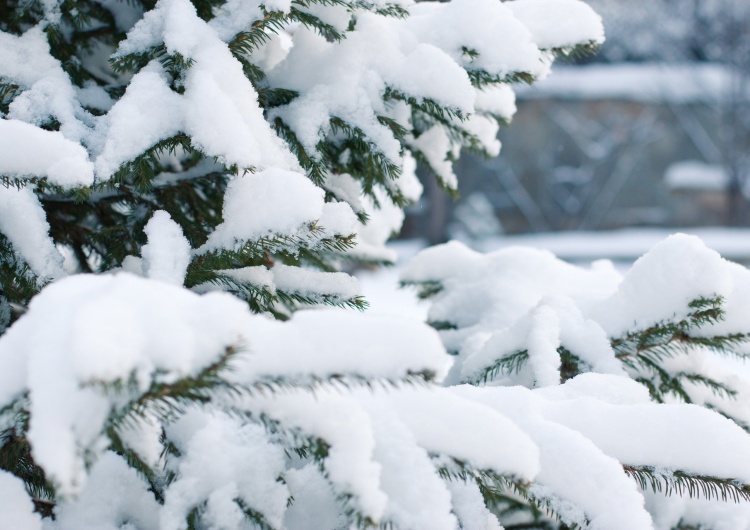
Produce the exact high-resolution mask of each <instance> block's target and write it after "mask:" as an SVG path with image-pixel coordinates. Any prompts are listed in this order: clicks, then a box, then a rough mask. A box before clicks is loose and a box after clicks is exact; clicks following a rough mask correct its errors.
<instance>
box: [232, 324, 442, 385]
mask: <svg viewBox="0 0 750 530" xmlns="http://www.w3.org/2000/svg"><path fill="white" fill-rule="evenodd" d="M251 329H252V333H251V334H250V336H249V337H248V342H247V345H246V347H247V349H248V351H249V355H246V356H243V357H242V358H241V359H238V361H237V362H236V364H235V369H234V371H233V372H232V374H230V375H229V376H228V377H229V378H230V379H231V380H236V381H240V382H246V383H252V382H253V381H256V380H264V379H273V378H276V377H282V376H283V377H287V378H291V379H297V380H301V381H303V382H304V381H308V380H309V379H310V378H319V379H327V378H332V377H338V376H352V377H354V378H356V376H357V375H358V374H362V375H363V376H364V375H365V374H367V376H368V377H377V378H382V379H391V380H393V381H398V380H400V379H404V378H406V377H407V376H408V375H409V374H417V373H423V372H428V373H431V374H433V375H435V376H436V377H437V378H441V377H442V376H444V375H445V374H446V373H447V371H448V368H449V367H450V365H451V363H452V361H451V358H450V356H448V355H446V353H445V350H444V348H443V346H442V344H441V342H440V338H439V337H438V335H437V333H436V332H435V331H434V330H433V329H431V328H430V327H429V326H427V325H425V324H422V323H418V322H404V321H403V320H401V319H399V318H395V317H390V318H389V317H375V316H369V315H361V314H358V313H353V312H351V311H344V310H334V309H329V310H325V311H323V310H316V311H298V312H297V313H295V314H294V316H293V317H292V318H291V320H290V321H289V322H277V321H274V320H270V319H267V318H265V317H254V321H253V324H252V328H251ZM334 335H335V336H336V340H335V341H331V340H330V337H331V336H334ZM353 351H356V352H357V353H356V355H352V352H353Z"/></svg>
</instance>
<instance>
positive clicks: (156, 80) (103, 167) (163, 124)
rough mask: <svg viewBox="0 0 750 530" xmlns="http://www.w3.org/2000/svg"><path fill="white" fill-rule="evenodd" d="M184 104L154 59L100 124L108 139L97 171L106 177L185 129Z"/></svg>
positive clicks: (98, 158) (131, 81) (103, 147)
mask: <svg viewBox="0 0 750 530" xmlns="http://www.w3.org/2000/svg"><path fill="white" fill-rule="evenodd" d="M183 111H184V105H183V104H182V99H181V97H180V95H179V94H177V93H176V92H173V91H172V90H171V89H170V88H169V85H168V84H167V80H166V74H165V73H164V71H163V69H162V68H161V66H159V65H158V63H156V62H153V63H151V64H150V65H149V66H147V67H146V68H144V69H143V70H141V71H140V72H138V73H137V74H136V75H134V76H133V78H132V79H131V80H130V84H128V88H127V89H126V91H125V95H124V96H123V97H121V98H120V99H119V100H118V101H117V103H115V104H114V106H113V107H112V108H111V109H110V111H109V112H108V113H107V115H106V117H105V118H104V121H102V122H100V123H99V128H100V130H102V132H101V134H102V137H104V138H105V140H104V143H103V146H102V149H101V153H100V154H99V156H98V157H97V158H96V161H95V164H96V173H97V176H98V177H99V178H100V179H106V178H108V177H109V176H111V175H112V174H113V173H114V172H115V171H117V169H118V168H119V167H120V166H121V165H122V164H124V163H125V162H128V161H130V160H132V159H134V158H135V157H136V156H138V155H140V154H141V153H143V152H144V151H145V150H146V149H148V148H150V147H151V146H152V145H154V144H156V143H157V142H159V141H160V140H165V139H167V138H169V137H170V136H174V135H175V134H177V133H178V132H180V129H181V128H182V119H183V118H182V113H183Z"/></svg>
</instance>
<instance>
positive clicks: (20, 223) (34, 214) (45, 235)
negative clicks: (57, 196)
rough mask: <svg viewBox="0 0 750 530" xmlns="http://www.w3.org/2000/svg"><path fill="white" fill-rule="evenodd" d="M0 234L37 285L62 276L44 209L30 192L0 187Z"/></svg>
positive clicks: (29, 190) (57, 254) (58, 254)
mask: <svg viewBox="0 0 750 530" xmlns="http://www.w3.org/2000/svg"><path fill="white" fill-rule="evenodd" d="M0 123H2V122H0ZM0 158H1V157H0ZM0 233H2V234H3V235H4V236H5V237H7V238H8V240H9V241H10V244H11V246H12V247H13V250H14V251H15V252H16V253H17V254H18V255H19V256H20V257H21V259H22V260H23V261H25V262H26V263H28V265H29V267H30V268H31V270H32V271H33V272H34V274H36V275H37V276H38V277H39V280H40V282H43V281H45V280H50V279H52V278H58V277H60V276H63V275H64V270H63V257H62V254H60V252H59V251H58V250H57V248H56V247H55V244H54V242H53V241H52V238H51V237H50V236H49V223H47V217H46V215H45V213H44V209H43V208H42V205H41V203H40V202H39V199H37V197H36V195H35V194H34V192H33V191H32V190H31V189H30V188H20V189H17V188H13V187H5V186H3V185H0Z"/></svg>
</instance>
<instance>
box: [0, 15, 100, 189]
mask: <svg viewBox="0 0 750 530" xmlns="http://www.w3.org/2000/svg"><path fill="white" fill-rule="evenodd" d="M0 77H3V78H4V79H7V80H9V81H11V82H14V83H16V84H18V85H19V86H20V87H21V88H22V89H23V92H22V93H21V94H19V95H18V96H17V97H16V98H14V100H13V101H12V102H11V104H10V106H9V112H8V117H9V118H11V119H18V120H21V121H25V122H28V123H32V124H34V125H41V124H43V123H46V122H48V121H49V120H50V118H54V119H55V120H57V121H58V122H59V123H60V132H61V133H62V135H63V136H64V137H65V138H67V139H68V140H71V141H74V142H79V141H82V140H84V139H86V137H87V136H88V135H89V134H90V132H91V131H90V126H91V125H92V116H90V115H88V114H87V113H85V112H84V111H83V109H82V108H81V106H80V104H79V103H78V101H77V100H76V91H75V89H74V87H73V83H72V82H71V80H70V78H69V77H68V75H67V74H66V73H65V72H64V71H63V69H62V66H61V65H60V63H59V61H57V59H55V58H54V57H52V55H51V54H50V49H49V44H48V42H47V37H46V35H45V34H44V32H43V31H42V27H41V26H34V27H32V28H30V29H29V30H28V31H26V32H25V33H24V34H22V35H20V36H18V37H17V36H15V35H11V34H8V33H5V32H2V31H0ZM27 134H28V133H27ZM84 176H85V175H84ZM62 185H70V183H67V182H63V183H62Z"/></svg>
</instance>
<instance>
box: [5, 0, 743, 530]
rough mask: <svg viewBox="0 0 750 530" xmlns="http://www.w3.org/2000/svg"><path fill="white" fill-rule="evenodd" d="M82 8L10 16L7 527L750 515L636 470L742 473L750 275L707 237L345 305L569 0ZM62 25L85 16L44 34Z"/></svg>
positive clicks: (663, 523) (574, 39)
mask: <svg viewBox="0 0 750 530" xmlns="http://www.w3.org/2000/svg"><path fill="white" fill-rule="evenodd" d="M14 5H15V4H14ZM97 6H98V7H97V9H99V8H101V9H103V10H105V14H107V16H106V17H105V18H106V19H107V20H99V19H98V18H97V17H98V15H97V14H96V13H93V14H92V13H89V12H79V11H78V9H77V8H75V9H74V8H71V6H70V5H69V3H59V2H56V1H54V0H44V1H43V2H41V3H28V2H26V3H23V2H21V3H19V4H18V5H16V7H15V8H17V9H18V10H19V13H21V12H22V13H24V15H23V16H28V17H30V18H28V20H36V22H29V23H28V24H27V22H26V20H27V19H26V18H21V19H20V20H22V21H23V24H24V25H23V26H22V29H18V28H16V29H13V27H14V26H3V27H4V28H8V27H10V28H11V29H9V31H13V32H17V33H19V34H18V35H16V34H11V33H9V32H4V31H2V32H0V79H2V83H3V87H4V88H3V91H4V92H3V94H4V95H3V98H6V99H7V106H6V100H4V101H3V111H2V112H3V113H2V114H1V115H0V173H2V175H3V177H4V178H6V180H5V184H6V186H5V187H0V233H1V237H0V247H1V248H0V250H2V252H0V261H1V262H2V263H0V265H2V267H1V268H0V269H1V271H0V272H2V274H1V275H0V276H2V278H0V280H2V282H1V283H2V289H0V323H2V326H0V332H1V333H2V334H1V335H0V467H2V470H0V527H2V528H3V529H5V528H9V529H11V528H12V529H19V530H40V529H44V530H185V529H186V528H193V527H195V528H210V529H212V530H214V529H215V530H230V529H249V528H271V529H274V530H282V529H283V530H310V529H345V528H353V527H355V526H356V527H365V526H367V527H380V526H383V527H393V528H394V529H396V528H398V529H401V530H422V529H431V530H433V529H434V530H459V529H463V530H469V529H471V530H500V529H501V528H502V524H506V523H507V525H511V524H516V523H517V524H521V525H523V524H527V523H531V522H533V521H532V519H534V517H537V516H538V517H540V518H542V519H544V520H543V521H541V523H540V524H545V521H546V519H545V518H546V517H547V515H549V518H550V521H552V519H554V518H555V517H557V518H558V519H559V520H560V521H562V522H564V523H566V524H568V525H574V524H576V525H580V526H581V527H582V528H589V529H592V530H649V529H655V530H656V529H658V530H662V529H663V530H667V529H671V527H672V526H674V525H675V524H677V523H678V521H681V520H682V521H683V522H684V523H685V524H691V525H698V524H707V525H708V526H711V527H712V528H717V529H722V528H726V529H732V530H740V529H743V528H744V529H748V528H750V510H748V509H747V504H741V505H733V504H730V503H725V502H721V500H717V499H716V498H708V499H707V498H703V499H685V498H678V499H676V498H675V497H673V498H665V497H664V496H658V495H652V494H651V493H645V492H644V491H642V489H641V487H640V486H642V485H643V484H644V483H645V484H646V485H648V483H650V481H652V480H653V481H655V482H654V483H658V484H666V485H668V486H669V488H667V489H670V490H672V489H675V488H676V489H677V490H679V488H680V486H681V485H684V484H687V485H688V486H690V488H692V489H691V493H695V492H699V493H701V494H702V495H703V497H706V496H708V497H712V496H713V497H718V496H720V493H721V492H725V493H727V494H728V495H729V496H730V497H732V496H739V497H742V498H744V497H747V496H748V494H747V491H748V490H747V486H745V484H748V483H750V439H749V438H748V435H747V426H748V425H750V405H748V404H747V403H750V371H749V370H748V368H747V366H746V356H747V355H749V354H750V346H749V344H748V340H747V339H748V336H747V332H748V328H747V322H746V320H747V319H746V316H747V315H748V314H750V272H748V270H747V269H745V268H744V267H742V266H740V265H737V264H735V263H730V262H728V261H726V260H724V259H722V258H721V257H720V256H719V255H718V254H717V253H716V252H713V251H711V250H709V249H708V248H707V247H706V246H705V245H704V244H703V243H702V242H701V241H700V240H699V239H697V238H694V237H689V236H685V235H677V236H672V237H670V238H668V239H666V240H665V241H662V242H661V243H659V244H658V245H656V246H655V247H654V248H653V249H651V250H650V251H649V252H648V253H647V254H646V255H645V256H644V257H643V258H641V259H640V260H639V261H638V262H637V263H636V264H635V265H634V266H633V267H632V268H631V269H630V270H629V271H628V272H627V273H625V274H624V275H623V274H621V273H620V272H618V270H617V269H616V268H615V267H614V266H613V265H612V263H611V262H607V261H599V262H596V263H594V264H592V265H590V266H577V265H572V264H570V263H566V262H563V261H561V260H560V259H558V258H557V257H555V255H554V254H552V253H551V252H547V251H543V250H538V249H529V248H520V247H514V248H505V249H501V250H498V251H495V252H490V253H487V254H481V253H478V252H476V251H473V250H470V249H468V248H467V247H465V246H463V245H461V244H459V243H449V244H447V245H442V246H439V247H434V248H431V249H428V250H425V251H424V252H422V253H421V254H419V255H417V256H416V257H415V258H414V260H413V261H412V262H411V264H410V265H408V266H407V267H406V268H405V269H404V270H403V275H402V279H403V281H404V282H405V283H410V284H414V285H416V286H417V287H418V288H419V289H421V291H422V294H423V295H425V296H426V297H427V298H429V299H430V301H429V303H430V304H431V306H430V309H429V313H428V315H427V319H428V321H429V322H430V323H431V324H432V325H433V326H429V325H427V324H426V323H424V322H421V321H419V319H409V318H404V317H403V316H392V315H391V316H388V315H384V314H383V313H384V311H382V310H380V309H378V307H377V303H378V300H377V299H375V298H374V302H375V304H374V305H375V306H376V307H375V309H374V310H373V311H372V312H371V313H370V314H368V313H366V312H364V314H363V313H362V312H357V311H354V310H347V309H343V307H351V306H356V307H360V308H364V307H365V305H366V304H365V302H364V300H363V299H362V298H361V291H362V285H360V282H359V281H358V280H357V279H355V278H354V277H353V276H351V275H350V274H349V273H347V272H342V271H344V270H347V268H346V264H347V263H348V262H349V260H353V261H355V262H366V263H381V262H387V261H393V260H394V258H395V257H396V256H395V253H394V251H393V250H392V249H389V248H386V247H385V243H386V241H387V239H388V238H389V237H391V235H392V234H393V233H395V232H398V230H399V229H400V227H401V224H402V222H403V220H404V214H403V208H404V206H405V205H408V204H414V203H416V202H417V201H418V200H419V199H420V196H421V193H422V186H421V184H420V183H419V179H417V177H416V174H415V169H416V162H415V160H417V159H419V160H421V161H422V162H426V163H427V164H428V165H430V166H431V169H432V170H434V172H435V173H436V174H437V175H438V178H439V179H440V180H441V181H442V184H444V185H446V186H447V187H448V188H456V186H457V181H456V178H455V174H454V173H453V169H452V166H453V162H454V161H455V158H457V157H458V156H459V155H460V152H461V148H462V147H466V146H471V147H474V148H476V149H478V150H483V151H485V152H486V153H487V154H489V155H495V154H497V153H498V151H499V149H500V144H499V142H498V141H497V139H496V133H497V128H498V126H499V124H500V122H507V121H509V120H510V119H511V118H512V116H513V113H514V112H515V95H514V92H513V89H512V88H511V86H510V84H509V83H511V82H513V81H518V80H527V81H530V80H535V79H540V78H542V77H544V76H546V75H547V74H548V72H549V69H550V66H551V63H552V61H553V58H554V54H553V51H552V50H555V51H557V52H561V53H567V52H569V51H572V50H576V49H580V47H590V46H591V45H595V44H598V43H601V42H602V40H603V38H604V37H603V32H602V27H601V22H600V20H599V18H598V17H597V16H596V15H595V14H594V13H593V12H592V11H591V10H590V9H589V8H588V7H587V6H586V5H585V4H584V3H582V2H579V1H578V0H515V1H514V2H499V1H498V0H453V1H451V2H444V3H441V2H419V3H414V4H413V3H411V2H409V1H408V0H404V1H399V2H397V3H391V2H387V1H385V0H377V1H374V2H346V3H340V2H306V1H303V2H290V1H289V0H272V1H269V2H263V3H260V2H259V1H257V0H252V1H250V0H249V1H239V0H229V1H228V2H225V3H223V4H222V3H219V4H216V5H213V6H211V7H210V9H209V10H207V9H208V8H206V7H205V6H204V8H203V9H196V6H195V5H193V3H192V2H191V1H189V0H158V1H157V2H156V3H155V5H154V6H153V8H152V9H150V10H147V11H145V12H144V11H143V9H142V8H141V7H138V6H133V5H130V4H129V3H127V2H125V3H122V2H120V3H117V2H113V1H111V0H101V1H99V2H97ZM37 10H38V11H39V12H38V13H37V12H36V11H37ZM97 12H98V11H97ZM79 15H80V16H79ZM109 15H111V17H110V16H109ZM393 15H397V16H393ZM89 16H90V17H92V18H91V19H90V21H89V22H86V21H83V19H87V20H88V18H87V17H89ZM35 17H36V18H35ZM71 20H74V21H76V22H75V23H76V24H78V23H80V24H82V26H81V27H83V28H84V29H86V30H87V31H88V30H91V31H94V32H98V31H102V32H103V34H104V36H105V38H103V39H102V42H101V43H97V44H92V43H91V42H90V41H89V40H87V39H83V40H82V41H80V43H81V44H80V45H81V46H82V47H85V48H86V50H87V55H85V56H83V55H81V56H79V55H76V54H75V52H70V51H69V50H66V49H59V50H58V49H55V50H54V52H55V55H54V56H53V53H52V50H51V49H50V42H53V43H55V42H57V41H56V40H55V39H60V40H61V42H63V43H64V44H65V43H68V44H71V43H73V42H75V43H78V42H79V41H78V40H76V39H78V37H79V36H80V35H81V33H80V30H81V27H79V26H75V27H73V26H70V24H72V23H71V22H70V21H71ZM99 22H101V23H102V26H101V27H99V26H96V25H94V26H89V23H91V24H98V23H99ZM57 23H59V24H61V26H60V28H62V30H61V32H60V33H59V34H58V33H55V29H54V28H53V27H52V26H50V24H57ZM113 28H116V30H117V32H116V33H117V34H116V35H115V34H114V33H107V32H108V31H110V30H112V31H114V30H113ZM123 35H124V37H123ZM53 37H54V38H53ZM109 37H112V38H113V40H111V41H108V40H107V39H108V38H109ZM118 39H121V40H120V41H119V43H118V42H117V40H118ZM108 42H109V44H107V43H108ZM89 44H91V46H89ZM76 46H78V44H75V46H73V45H72V44H71V49H73V50H75V49H76ZM68 53H72V55H71V56H69V57H68V56H67V54H68ZM60 55H64V56H66V59H65V61H64V65H65V68H63V63H61V62H60V61H59V60H58V59H57V58H56V57H58V56H60ZM108 59H111V60H112V63H111V64H112V65H114V66H116V67H117V68H110V63H108V62H107V61H108ZM78 68H80V69H81V77H83V78H87V76H89V75H90V79H89V80H88V81H84V80H81V79H77V80H76V81H75V82H74V81H73V80H72V77H71V75H72V74H71V73H70V72H71V70H76V69H78ZM94 72H95V73H96V74H94ZM5 87H7V88H5ZM112 219H114V220H112ZM75 271H92V273H89V274H75V273H74V272H75ZM363 277H364V278H366V277H367V275H366V274H363ZM368 282H370V284H371V283H372V282H371V278H370V279H369V280H365V282H364V283H368ZM222 291H223V292H222ZM404 296H406V295H404ZM320 304H328V305H337V306H341V307H338V308H325V309H323V308H320V307H315V308H310V306H316V305H320ZM305 307H306V308H307V309H303V308H305ZM253 311H254V312H255V313H253ZM274 317H275V318H274ZM688 402H690V403H688ZM6 449H7V450H6ZM27 453H28V455H27ZM9 454H10V455H11V456H10V457H9V456H8V455H9ZM16 455H21V456H20V457H18V456H16ZM633 476H635V477H636V478H637V479H638V480H634V479H633ZM743 488H745V489H743ZM682 493H685V492H682ZM712 493H713V494H714V495H711V494H712ZM683 497H684V495H683ZM506 508H510V509H512V510H511V511H513V510H515V512H514V514H513V515H512V516H511V517H510V519H509V520H507V521H506V520H505V519H506V518H507V517H508V516H507V513H505V512H506ZM52 515H54V517H51V516H52ZM550 524H552V525H553V526H554V523H552V522H551V523H550Z"/></svg>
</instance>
